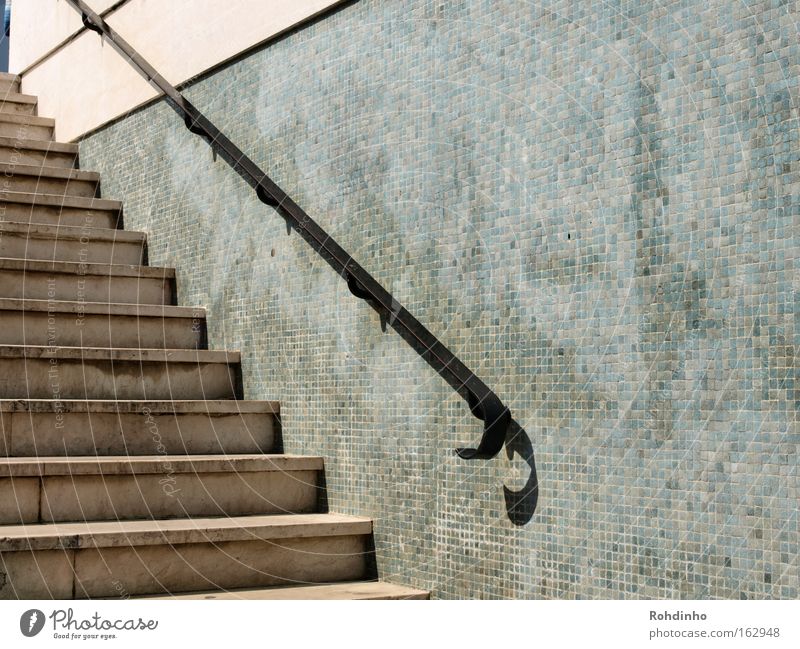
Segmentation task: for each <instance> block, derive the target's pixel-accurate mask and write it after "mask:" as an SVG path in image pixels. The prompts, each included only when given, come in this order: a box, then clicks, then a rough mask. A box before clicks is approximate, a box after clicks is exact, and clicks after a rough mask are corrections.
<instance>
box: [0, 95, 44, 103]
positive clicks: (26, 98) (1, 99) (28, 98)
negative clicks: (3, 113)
mask: <svg viewBox="0 0 800 649" xmlns="http://www.w3.org/2000/svg"><path fill="white" fill-rule="evenodd" d="M7 101H9V102H12V103H16V104H35V103H37V102H38V101H39V99H38V97H36V95H26V94H24V93H22V92H7V93H5V94H4V95H0V104H2V103H5V102H7Z"/></svg>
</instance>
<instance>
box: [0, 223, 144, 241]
mask: <svg viewBox="0 0 800 649" xmlns="http://www.w3.org/2000/svg"><path fill="white" fill-rule="evenodd" d="M0 232H7V233H14V234H16V233H19V234H26V235H28V236H34V237H38V238H42V239H49V238H55V239H66V240H78V241H79V240H81V239H82V238H84V237H85V238H88V239H89V240H90V241H111V242H114V243H143V242H144V240H145V239H146V238H147V235H146V234H145V233H144V232H136V231H135V230H111V229H109V228H88V227H82V226H78V225H47V224H43V223H31V222H29V221H0Z"/></svg>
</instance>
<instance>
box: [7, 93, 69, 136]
mask: <svg viewBox="0 0 800 649" xmlns="http://www.w3.org/2000/svg"><path fill="white" fill-rule="evenodd" d="M0 97H2V96H1V95H0ZM0 122H10V123H13V124H27V125H29V126H49V127H50V128H53V127H55V125H56V120H54V119H53V118H52V117H39V116H38V115H24V114H22V113H3V112H0Z"/></svg>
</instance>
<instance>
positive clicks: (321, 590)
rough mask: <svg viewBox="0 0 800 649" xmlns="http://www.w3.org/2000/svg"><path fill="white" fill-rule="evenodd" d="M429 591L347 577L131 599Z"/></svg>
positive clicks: (424, 595)
mask: <svg viewBox="0 0 800 649" xmlns="http://www.w3.org/2000/svg"><path fill="white" fill-rule="evenodd" d="M429 597H430V593H429V592H428V591H426V590H419V589H417V588H411V587H409V586H401V585H399V584H392V583H388V582H385V581H348V582H342V583H335V584H309V585H301V586H271V587H268V588H240V589H235V590H206V591H197V592H192V593H175V594H174V595H143V596H139V597H134V598H133V599H170V600H172V599H174V600H195V599H197V600H206V599H207V600H236V599H244V600H261V599H293V600H348V599H364V600H367V599H428V598H429Z"/></svg>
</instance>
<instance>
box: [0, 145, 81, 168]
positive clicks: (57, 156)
mask: <svg viewBox="0 0 800 649" xmlns="http://www.w3.org/2000/svg"><path fill="white" fill-rule="evenodd" d="M77 160H78V156H77V154H73V153H56V152H55V151H50V152H48V151H38V150H35V149H23V148H19V149H13V148H10V147H5V146H0V163H11V164H18V165H41V166H45V167H57V168H59V169H74V168H75V166H76V164H77Z"/></svg>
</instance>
